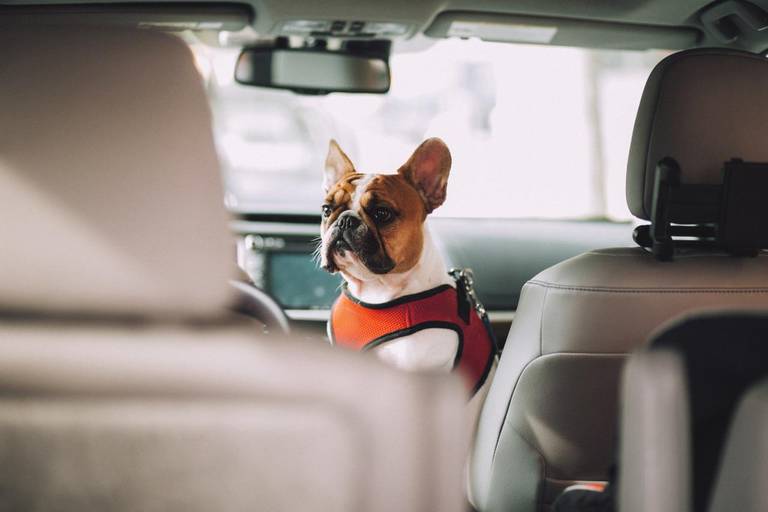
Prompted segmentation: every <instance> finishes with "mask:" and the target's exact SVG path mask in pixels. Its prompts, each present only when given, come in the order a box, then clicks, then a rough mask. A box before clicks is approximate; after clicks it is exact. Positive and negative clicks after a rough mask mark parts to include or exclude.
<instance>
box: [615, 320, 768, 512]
mask: <svg viewBox="0 0 768 512" xmlns="http://www.w3.org/2000/svg"><path fill="white" fill-rule="evenodd" d="M766 378H768V316H766V314H765V313H763V314H733V313H732V314H721V313H718V314H708V315H702V316H694V317H692V318H686V319H683V320H681V321H678V322H676V323H674V324H672V325H670V326H669V327H668V328H666V329H664V330H662V331H661V332H660V333H659V334H658V335H657V336H655V338H654V339H653V340H652V341H651V343H650V344H649V345H648V346H647V347H644V348H643V349H641V350H639V351H638V352H637V353H635V354H634V355H632V357H631V358H630V360H629V363H628V365H627V367H626V372H625V374H624V382H623V393H622V401H623V406H622V419H621V424H622V428H621V457H620V459H619V477H618V481H619V501H620V502H619V505H618V507H619V510H622V511H625V512H640V511H646V510H654V511H659V512H665V511H669V512H685V511H694V510H695V511H706V510H711V511H715V510H718V511H720V510H765V507H764V505H765V503H766V502H765V500H764V499H763V498H762V497H761V495H764V492H763V491H764V489H762V485H763V484H762V483H758V482H764V476H765V467H764V466H765V464H764V463H762V462H757V461H756V460H757V459H759V458H760V454H761V452H764V447H765V445H766V440H768V437H766V432H767V431H766V430H765V420H766V418H765V414H766V412H767V411H768V409H766V402H765V398H766V397H765V389H766V388H765V384H764V383H763V384H759V383H760V382H761V381H762V380H764V379H766ZM755 386H756V387H755ZM750 388H753V391H749V390H750ZM745 397H746V398H745ZM739 403H741V406H739ZM761 427H762V429H763V430H762V431H761V430H759V429H760V428H761ZM761 477H763V479H762V480H761ZM758 489H760V490H759V491H758ZM761 504H762V508H759V506H760V505H761Z"/></svg>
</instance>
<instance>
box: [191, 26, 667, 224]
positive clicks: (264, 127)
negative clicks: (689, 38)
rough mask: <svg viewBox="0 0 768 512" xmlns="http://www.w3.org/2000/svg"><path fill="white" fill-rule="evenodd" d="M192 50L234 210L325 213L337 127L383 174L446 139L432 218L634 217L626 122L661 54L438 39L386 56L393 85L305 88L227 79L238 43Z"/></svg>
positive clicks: (361, 164) (366, 165)
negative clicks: (449, 158)
mask: <svg viewBox="0 0 768 512" xmlns="http://www.w3.org/2000/svg"><path fill="white" fill-rule="evenodd" d="M194 49H195V53H196V56H197V59H198V62H199V63H200V66H201V68H203V71H204V72H205V73H204V74H205V75H206V76H207V77H208V87H209V92H210V98H211V102H212V106H213V112H214V120H215V131H216V138H217V145H218V148H219V153H220V156H221V161H222V165H223V167H224V172H225V176H224V178H225V182H226V188H227V198H226V201H227V205H228V206H229V207H230V208H231V209H232V210H234V211H238V212H259V213H299V214H307V213H310V214H317V213H319V208H320V205H321V203H322V199H323V197H322V191H321V180H322V169H323V162H324V159H325V155H326V152H327V148H328V141H329V139H331V138H335V139H336V140H337V141H338V142H339V144H340V145H341V147H342V148H343V149H344V151H345V152H346V153H347V154H348V155H349V156H350V158H351V159H352V161H353V162H354V163H355V166H356V167H357V169H358V170H359V171H360V172H384V173H391V172H395V171H396V170H397V168H398V167H399V166H400V165H402V164H403V163H404V162H405V161H406V160H407V158H408V157H409V155H410V154H411V152H412V151H413V150H414V149H415V148H416V146H418V144H419V143H420V142H421V141H423V140H424V139H425V138H428V137H441V138H443V139H444V140H445V141H446V143H447V144H448V147H449V148H450V149H451V152H452V155H453V167H452V170H451V176H450V179H449V184H448V200H447V202H446V203H445V204H444V205H443V206H442V207H440V208H439V209H438V210H437V211H436V212H435V215H438V216H451V217H492V218H500V217H502V218H503V217H518V218H559V219H586V218H609V219H613V220H626V219H629V218H630V214H629V211H628V210H627V207H626V204H625V200H624V175H625V169H626V161H627V154H628V151H629V141H630V137H631V133H632V126H633V122H634V117H635V114H636V112H637V105H638V102H639V99H640V95H641V92H642V88H643V85H644V84H645V80H646V78H647V77H648V74H649V73H650V70H651V68H652V67H653V65H654V64H655V63H656V62H658V61H659V60H660V59H661V58H662V57H663V56H664V53H662V52H659V51H649V52H630V51H605V50H586V49H575V48H558V47H550V46H527V45H512V44H502V43H488V42H482V41H478V40H470V41H464V40H457V39H451V40H440V41H438V42H435V43H434V44H431V45H430V46H429V47H428V48H426V49H422V50H420V51H398V52H396V53H394V54H393V56H392V58H391V67H392V87H391V90H390V92H389V93H388V94H385V95H373V94H339V93H336V94H330V95H327V96H301V95H297V94H294V93H292V92H288V91H276V90H272V89H260V88H256V87H247V86H241V85H238V84H235V83H234V81H233V78H232V77H233V73H234V63H235V60H236V57H237V54H238V51H237V50H234V49H216V48H212V47H203V46H195V47H194Z"/></svg>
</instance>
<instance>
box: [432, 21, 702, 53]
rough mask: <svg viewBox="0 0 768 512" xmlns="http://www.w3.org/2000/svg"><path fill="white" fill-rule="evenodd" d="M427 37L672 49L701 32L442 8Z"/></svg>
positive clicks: (696, 38) (689, 44) (695, 41)
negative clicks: (444, 10)
mask: <svg viewBox="0 0 768 512" xmlns="http://www.w3.org/2000/svg"><path fill="white" fill-rule="evenodd" d="M424 33H425V34H426V35H428V36H431V37H460V38H471V37H477V38H479V39H483V40H485V41H498V42H505V43H522V44H551V45H556V46H579V47H588V48H613V49H621V50H635V49H637V50H644V49H648V48H659V49H667V50H675V49H681V48H690V47H692V46H696V45H697V44H698V43H699V40H700V39H701V36H702V34H701V32H700V31H699V30H697V29H695V28H692V27H669V26H655V25H635V24H627V23H607V22H601V21H592V20H583V19H570V18H554V17H539V16H521V15H514V14H498V13H480V12H472V11H446V12H443V13H440V14H439V15H438V16H437V18H435V20H434V21H433V22H432V24H431V25H430V26H429V27H428V28H427V29H426V30H425V31H424Z"/></svg>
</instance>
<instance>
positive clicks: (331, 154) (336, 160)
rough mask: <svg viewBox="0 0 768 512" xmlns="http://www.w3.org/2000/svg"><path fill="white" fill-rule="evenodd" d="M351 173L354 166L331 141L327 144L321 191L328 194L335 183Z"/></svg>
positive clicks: (353, 170)
mask: <svg viewBox="0 0 768 512" xmlns="http://www.w3.org/2000/svg"><path fill="white" fill-rule="evenodd" d="M353 172H355V166H354V165H352V161H351V160H350V159H349V157H348V156H347V155H346V154H344V152H343V151H342V150H341V148H340V147H339V145H338V143H337V142H336V141H335V140H333V139H331V142H330V144H328V156H327V157H325V173H324V174H323V190H325V191H326V192H328V190H330V188H331V187H332V186H333V185H334V184H335V183H336V182H337V181H339V180H340V179H341V178H343V177H344V176H346V175H347V174H351V173H353Z"/></svg>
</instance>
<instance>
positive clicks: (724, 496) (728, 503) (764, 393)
mask: <svg viewBox="0 0 768 512" xmlns="http://www.w3.org/2000/svg"><path fill="white" fill-rule="evenodd" d="M766 482H768V380H763V381H762V382H760V383H758V384H755V386H753V387H752V389H751V390H750V391H749V392H748V393H747V394H746V395H745V396H744V398H743V399H742V401H741V403H740V404H739V408H738V409H737V411H736V415H735V417H734V419H733V423H732V425H731V428H730V431H729V434H728V440H727V442H726V445H725V451H724V453H723V458H722V463H721V466H720V472H719V475H718V478H717V481H716V483H715V488H714V493H713V496H712V504H711V506H710V509H709V510H710V512H730V511H732V510H738V511H740V512H761V511H765V510H768V493H766V492H765V483H766Z"/></svg>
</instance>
